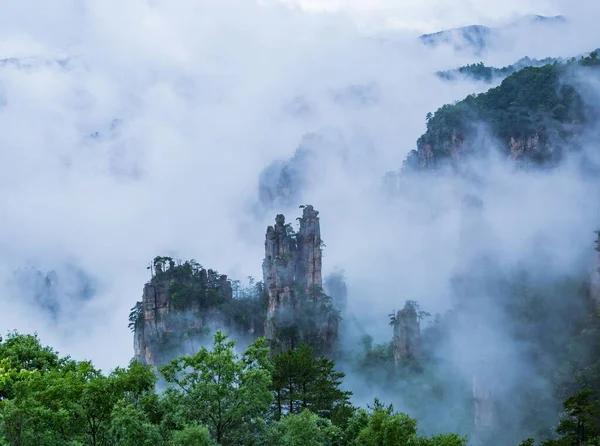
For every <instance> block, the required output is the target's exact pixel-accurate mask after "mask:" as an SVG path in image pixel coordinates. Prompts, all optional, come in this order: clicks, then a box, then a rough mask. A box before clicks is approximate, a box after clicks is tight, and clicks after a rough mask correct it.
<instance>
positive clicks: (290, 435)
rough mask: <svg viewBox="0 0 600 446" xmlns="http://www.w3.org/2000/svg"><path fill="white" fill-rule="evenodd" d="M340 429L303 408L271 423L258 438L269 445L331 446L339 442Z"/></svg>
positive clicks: (266, 445)
mask: <svg viewBox="0 0 600 446" xmlns="http://www.w3.org/2000/svg"><path fill="white" fill-rule="evenodd" d="M341 437H342V431H341V429H340V428H338V427H337V426H335V425H333V424H332V422H331V421H330V420H328V419H325V418H321V417H319V416H318V415H316V414H314V413H312V412H310V411H309V410H308V409H304V410H303V411H302V412H300V413H299V414H291V415H286V416H285V417H283V418H282V419H281V420H279V421H276V422H274V423H272V424H271V425H270V426H269V427H268V429H267V430H266V431H265V433H264V434H263V435H262V437H261V439H260V443H259V444H261V445H265V446H271V445H278V446H333V445H338V444H340V440H341Z"/></svg>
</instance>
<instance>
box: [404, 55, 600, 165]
mask: <svg viewBox="0 0 600 446" xmlns="http://www.w3.org/2000/svg"><path fill="white" fill-rule="evenodd" d="M599 64H600V63H598V62H597V53H596V52H594V53H592V55H590V56H589V57H585V58H581V59H579V60H575V59H573V60H570V61H568V62H565V63H560V62H554V63H551V64H547V65H543V66H539V67H533V66H528V67H525V68H523V69H520V70H518V71H516V72H514V73H512V74H511V75H509V76H508V77H506V78H505V79H504V80H503V81H502V83H501V84H500V85H499V86H498V87H495V88H492V89H490V90H489V91H487V92H486V93H482V94H479V95H470V96H467V97H466V98H465V99H464V100H462V101H460V102H457V103H455V104H447V105H444V106H443V107H441V108H440V109H439V110H437V111H436V113H435V114H434V115H433V116H431V117H429V118H428V119H427V131H426V132H425V134H423V135H422V136H421V137H420V138H419V139H418V141H417V149H416V150H413V151H411V152H410V153H409V155H408V156H407V158H406V160H405V161H404V165H403V169H404V170H405V171H407V170H414V169H420V168H423V167H435V166H437V167H442V166H446V165H451V166H455V165H456V160H457V159H460V158H462V157H464V156H469V155H471V156H473V155H478V156H484V155H486V153H485V152H484V151H483V150H482V147H486V146H489V145H490V144H486V143H482V141H480V139H481V132H480V129H481V127H482V126H483V128H484V129H486V130H487V131H489V133H490V135H491V136H492V137H493V138H495V139H496V140H498V141H499V143H500V147H501V149H502V150H503V152H504V154H505V155H508V154H509V153H510V141H511V138H512V139H514V140H520V141H526V140H527V139H528V138H533V139H535V141H536V142H535V147H533V146H531V144H530V145H529V146H527V144H525V146H527V147H525V148H526V150H525V151H524V152H523V153H520V152H518V151H517V152H514V153H513V155H514V156H516V157H517V158H519V159H520V160H521V161H522V162H523V163H525V164H526V165H553V164H555V163H556V162H558V161H560V160H561V159H562V156H563V153H562V152H561V150H558V148H557V147H556V146H557V144H558V145H559V146H561V145H562V144H559V143H561V142H568V141H570V139H571V138H572V137H573V136H574V135H575V134H576V133H577V132H578V130H579V129H580V127H581V126H582V125H584V124H585V123H586V122H593V121H594V119H595V114H594V112H593V110H592V109H591V108H589V107H588V106H587V105H586V102H585V100H584V98H583V97H582V95H581V94H580V93H579V92H578V91H577V89H576V88H575V87H574V86H573V85H572V82H569V76H570V75H571V73H572V71H573V70H575V69H582V68H583V69H586V68H587V69H590V68H594V67H597V66H598V65H599ZM484 69H485V67H484V66H483V65H476V66H475V67H471V68H470V70H475V71H478V70H479V71H481V70H484ZM532 141H533V140H532ZM559 148H560V147H559Z"/></svg>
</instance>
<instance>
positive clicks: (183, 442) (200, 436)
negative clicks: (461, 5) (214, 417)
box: [169, 424, 217, 446]
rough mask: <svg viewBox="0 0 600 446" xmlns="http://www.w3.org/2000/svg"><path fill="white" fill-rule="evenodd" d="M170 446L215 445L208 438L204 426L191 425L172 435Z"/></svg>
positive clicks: (208, 434) (207, 432) (208, 433)
mask: <svg viewBox="0 0 600 446" xmlns="http://www.w3.org/2000/svg"><path fill="white" fill-rule="evenodd" d="M169 444H170V445H171V446H213V445H216V444H217V443H216V442H215V441H214V440H213V439H212V437H211V436H210V432H209V431H208V428H207V427H206V426H202V425H199V424H192V425H189V426H186V427H185V428H184V429H182V430H180V431H175V432H174V433H173V438H172V440H171V442H170V443H169Z"/></svg>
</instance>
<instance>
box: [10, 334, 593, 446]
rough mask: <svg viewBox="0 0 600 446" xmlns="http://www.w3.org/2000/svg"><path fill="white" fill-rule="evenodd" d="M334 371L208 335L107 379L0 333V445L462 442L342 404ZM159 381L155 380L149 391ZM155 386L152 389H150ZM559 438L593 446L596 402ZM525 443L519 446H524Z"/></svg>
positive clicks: (571, 405) (568, 405) (583, 404)
mask: <svg viewBox="0 0 600 446" xmlns="http://www.w3.org/2000/svg"><path fill="white" fill-rule="evenodd" d="M343 379H344V374H343V373H341V372H338V371H336V366H335V364H334V362H333V361H331V360H329V359H326V358H324V357H315V356H314V355H313V352H312V351H311V349H310V347H308V346H306V345H302V346H300V347H299V348H297V349H295V350H289V351H286V352H283V353H279V354H277V355H275V356H271V355H270V352H269V348H268V347H267V344H266V341H265V340H264V339H263V338H259V339H257V340H256V341H255V342H254V343H252V344H251V345H249V346H248V347H247V348H246V349H245V350H244V351H243V352H239V351H238V349H237V348H236V345H235V341H233V340H230V339H229V338H228V337H227V335H226V334H224V333H222V332H217V333H215V335H214V338H213V343H212V346H210V347H208V348H206V347H203V348H201V349H200V350H199V351H198V352H197V353H196V354H194V355H193V356H185V357H180V358H177V359H175V360H173V361H172V362H171V363H169V364H167V365H165V366H163V367H161V368H160V370H159V375H158V376H157V374H156V373H155V371H154V370H153V369H152V368H151V367H150V366H147V365H144V364H142V363H140V362H138V361H135V360H134V361H132V362H131V363H130V364H129V366H128V367H127V368H116V369H115V370H113V371H111V372H110V373H109V374H104V373H102V372H101V371H100V370H98V369H96V368H95V367H94V365H93V364H92V363H91V362H89V361H75V360H73V359H71V358H70V357H68V356H67V357H64V356H61V355H59V353H58V352H56V351H55V350H53V349H52V348H51V347H49V346H44V345H43V344H42V343H41V341H40V339H39V338H38V337H37V336H36V335H24V334H19V333H16V332H13V333H10V334H9V335H8V336H7V337H6V338H5V339H3V341H2V343H1V344H0V435H1V436H0V442H1V444H5V445H22V446H29V445H31V446H34V445H35V446H46V445H48V446H50V445H57V446H58V445H73V446H75V445H93V446H100V445H131V446H134V445H135V446H140V445H142V446H143V445H148V446H150V445H217V444H219V445H282V446H287V445H297V446H306V445H311V446H312V445H314V446H320V445H332V446H333V445H340V446H342V445H357V446H358V445H365V446H371V445H373V446H376V445H382V446H392V445H418V446H460V445H466V444H467V443H466V442H467V439H466V438H465V437H462V436H460V435H458V434H455V433H446V434H437V435H431V436H424V435H421V434H419V424H418V420H416V419H415V418H412V417H410V416H408V415H407V414H404V413H400V412H397V411H395V410H394V407H393V406H392V405H387V404H386V403H385V402H384V401H383V400H379V399H377V398H375V399H374V401H373V403H372V404H370V405H369V406H368V408H358V407H355V406H353V405H352V404H351V403H350V397H351V393H350V392H349V391H346V390H343ZM157 382H159V386H158V387H157V386H156V385H157ZM157 388H159V389H161V390H160V391H157V390H156V389H157ZM556 433H557V435H558V438H557V439H555V440H549V441H546V442H544V443H542V444H543V445H545V446H559V445H565V446H566V445H572V444H583V443H581V441H586V443H585V444H587V445H595V444H600V443H599V442H600V401H599V400H598V399H597V395H596V394H595V393H594V392H593V391H592V390H591V389H587V390H582V391H580V392H578V393H576V394H574V395H573V396H571V397H569V398H568V399H566V400H565V402H564V412H563V418H562V419H561V421H560V424H559V425H558V426H557V428H556ZM533 444H534V442H533V440H532V439H525V440H524V441H523V442H522V443H521V445H523V446H525V445H533Z"/></svg>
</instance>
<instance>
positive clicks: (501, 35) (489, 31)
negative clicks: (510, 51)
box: [419, 15, 566, 54]
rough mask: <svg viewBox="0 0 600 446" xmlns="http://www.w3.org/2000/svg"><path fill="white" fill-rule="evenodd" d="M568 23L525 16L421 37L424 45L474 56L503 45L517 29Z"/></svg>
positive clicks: (556, 18) (534, 28)
mask: <svg viewBox="0 0 600 446" xmlns="http://www.w3.org/2000/svg"><path fill="white" fill-rule="evenodd" d="M565 22H566V19H565V17H564V16H560V15H559V16H552V17H547V16H541V15H529V16H524V17H522V18H520V19H518V20H516V21H514V22H512V23H510V24H508V25H506V26H501V27H488V26H484V25H469V26H463V27H459V28H452V29H448V30H443V31H438V32H435V33H431V34H423V35H421V36H420V37H419V39H420V40H421V42H422V43H423V44H424V45H427V46H430V47H438V46H442V45H448V46H451V47H453V48H454V50H456V51H469V52H473V53H474V54H481V53H483V52H484V51H485V50H486V49H488V47H490V46H493V45H497V44H501V43H502V41H503V40H505V39H506V38H507V37H508V36H510V34H511V33H513V32H514V30H515V28H517V27H528V28H531V30H530V31H532V32H534V33H535V32H536V31H537V32H539V31H540V30H541V29H544V28H547V27H549V26H555V25H557V24H563V23H565Z"/></svg>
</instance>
